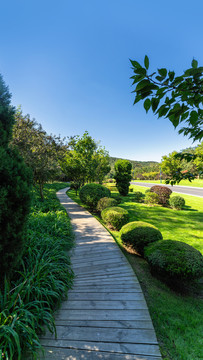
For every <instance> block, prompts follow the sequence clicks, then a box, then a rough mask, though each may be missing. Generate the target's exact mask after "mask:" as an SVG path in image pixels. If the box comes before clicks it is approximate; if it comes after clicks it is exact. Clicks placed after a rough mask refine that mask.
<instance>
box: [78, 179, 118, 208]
mask: <svg viewBox="0 0 203 360" xmlns="http://www.w3.org/2000/svg"><path fill="white" fill-rule="evenodd" d="M79 196H80V200H81V201H82V202H83V203H84V204H85V205H87V206H88V207H89V208H90V209H92V210H95V209H96V207H97V203H98V201H99V200H100V199H101V198H104V197H110V196H111V192H110V190H109V189H107V188H106V187H105V186H102V185H100V184H94V183H92V184H86V185H84V186H83V187H82V188H81V189H80V193H79Z"/></svg>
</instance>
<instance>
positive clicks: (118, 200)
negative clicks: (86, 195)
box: [111, 193, 122, 204]
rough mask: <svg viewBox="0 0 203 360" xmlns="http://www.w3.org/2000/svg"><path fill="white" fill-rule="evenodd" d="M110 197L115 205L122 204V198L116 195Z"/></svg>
mask: <svg viewBox="0 0 203 360" xmlns="http://www.w3.org/2000/svg"><path fill="white" fill-rule="evenodd" d="M111 197H112V198H113V199H115V200H116V201H117V204H120V203H121V202H122V197H121V196H120V195H119V194H118V193H114V194H111Z"/></svg>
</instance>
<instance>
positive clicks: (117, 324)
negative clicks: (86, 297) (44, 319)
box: [55, 320, 153, 330]
mask: <svg viewBox="0 0 203 360" xmlns="http://www.w3.org/2000/svg"><path fill="white" fill-rule="evenodd" d="M55 324H56V325H61V326H64V325H65V326H72V327H74V326H75V327H78V326H80V327H92V328H94V327H99V328H101V327H103V328H111V329H115V328H119V329H126V328H127V329H151V330H153V325H152V322H151V321H149V320H133V321H132V320H128V321H126V320H114V321H111V320H106V321H98V320H56V322H55Z"/></svg>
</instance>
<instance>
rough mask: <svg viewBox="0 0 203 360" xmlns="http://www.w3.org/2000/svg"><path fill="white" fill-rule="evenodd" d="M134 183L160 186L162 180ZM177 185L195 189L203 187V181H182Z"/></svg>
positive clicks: (163, 182)
mask: <svg viewBox="0 0 203 360" xmlns="http://www.w3.org/2000/svg"><path fill="white" fill-rule="evenodd" d="M132 181H133V182H136V181H137V182H143V183H153V184H160V180H132ZM162 184H165V181H164V180H162ZM177 185H180V186H194V187H203V179H195V180H193V181H192V182H190V181H189V180H181V182H180V183H179V184H177Z"/></svg>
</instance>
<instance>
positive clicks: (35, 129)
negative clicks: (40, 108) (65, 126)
mask: <svg viewBox="0 0 203 360" xmlns="http://www.w3.org/2000/svg"><path fill="white" fill-rule="evenodd" d="M11 144H12V145H13V146H14V147H17V149H18V151H19V152H20V154H21V156H22V157H23V159H24V161H25V163H26V165H27V166H28V167H30V169H31V170H32V174H33V180H34V183H35V184H36V185H37V186H39V189H40V194H41V198H42V199H43V196H44V195H43V188H44V184H45V183H46V182H48V181H53V180H55V179H56V177H58V176H60V175H61V172H62V171H61V167H60V165H59V162H60V161H62V159H63V158H64V156H65V154H66V152H67V149H68V145H67V144H65V143H64V139H61V138H60V136H54V135H48V134H47V133H46V131H44V130H43V128H42V126H41V125H40V124H38V123H37V122H36V121H35V119H32V120H31V119H30V115H29V114H27V115H23V113H22V110H21V108H18V109H17V111H16V112H15V126H14V128H13V137H12V141H11Z"/></svg>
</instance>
